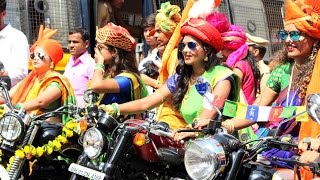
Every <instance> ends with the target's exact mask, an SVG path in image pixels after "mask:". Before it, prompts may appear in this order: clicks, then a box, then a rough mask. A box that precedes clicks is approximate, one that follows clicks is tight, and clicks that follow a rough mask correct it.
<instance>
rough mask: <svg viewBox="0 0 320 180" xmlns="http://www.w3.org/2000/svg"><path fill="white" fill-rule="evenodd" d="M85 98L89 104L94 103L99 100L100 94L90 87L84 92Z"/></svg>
mask: <svg viewBox="0 0 320 180" xmlns="http://www.w3.org/2000/svg"><path fill="white" fill-rule="evenodd" d="M83 99H84V101H85V102H86V103H88V104H94V103H96V102H98V100H99V94H98V93H96V92H94V91H93V90H92V89H88V90H86V91H85V92H84V95H83Z"/></svg>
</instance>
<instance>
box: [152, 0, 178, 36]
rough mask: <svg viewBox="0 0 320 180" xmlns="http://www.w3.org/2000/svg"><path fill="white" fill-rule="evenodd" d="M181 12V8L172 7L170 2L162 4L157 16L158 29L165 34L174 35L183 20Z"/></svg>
mask: <svg viewBox="0 0 320 180" xmlns="http://www.w3.org/2000/svg"><path fill="white" fill-rule="evenodd" d="M179 12H180V7H179V6H177V5H171V4H170V2H166V3H162V4H161V8H160V9H159V10H158V14H157V16H156V27H158V28H159V29H160V30H161V31H162V32H164V33H171V34H172V33H173V31H174V29H175V28H176V27H177V25H178V23H179V21H180V19H181V15H180V14H179Z"/></svg>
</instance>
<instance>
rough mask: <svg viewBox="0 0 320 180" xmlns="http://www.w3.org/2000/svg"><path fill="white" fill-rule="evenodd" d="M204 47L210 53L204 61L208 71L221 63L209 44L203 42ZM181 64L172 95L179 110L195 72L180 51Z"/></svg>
mask: <svg viewBox="0 0 320 180" xmlns="http://www.w3.org/2000/svg"><path fill="white" fill-rule="evenodd" d="M203 48H204V49H205V51H206V52H207V53H208V55H207V57H208V61H203V65H204V69H205V70H206V71H207V70H209V69H211V68H212V67H214V66H216V65H218V64H220V61H219V60H218V58H217V56H216V52H215V51H214V49H213V48H212V47H211V46H209V45H208V44H205V43H203ZM178 59H179V64H178V66H177V68H176V73H177V74H178V78H177V85H176V88H175V91H174V92H173V95H172V101H173V106H174V108H175V109H177V110H179V108H180V106H181V102H182V100H183V98H184V96H185V94H186V93H187V91H188V89H189V80H190V78H191V74H192V72H193V69H192V66H191V65H187V64H185V63H184V59H183V55H182V53H181V52H178Z"/></svg>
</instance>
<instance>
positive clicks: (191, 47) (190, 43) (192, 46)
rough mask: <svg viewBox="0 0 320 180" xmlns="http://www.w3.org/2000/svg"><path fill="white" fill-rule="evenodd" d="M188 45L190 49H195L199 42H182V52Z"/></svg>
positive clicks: (180, 46)
mask: <svg viewBox="0 0 320 180" xmlns="http://www.w3.org/2000/svg"><path fill="white" fill-rule="evenodd" d="M186 46H188V48H189V49H190V50H192V51H194V50H196V49H197V46H198V44H197V43H196V42H187V43H183V42H180V43H179V45H178V49H179V51H180V52H182V51H183V49H184V48H185V47H186Z"/></svg>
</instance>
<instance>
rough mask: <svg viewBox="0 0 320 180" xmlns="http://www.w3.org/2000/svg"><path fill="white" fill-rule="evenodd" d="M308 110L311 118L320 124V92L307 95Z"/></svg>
mask: <svg viewBox="0 0 320 180" xmlns="http://www.w3.org/2000/svg"><path fill="white" fill-rule="evenodd" d="M307 111H308V114H309V116H310V117H311V119H312V120H313V121H315V122H317V123H318V124H320V94H310V95H308V96H307Z"/></svg>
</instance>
